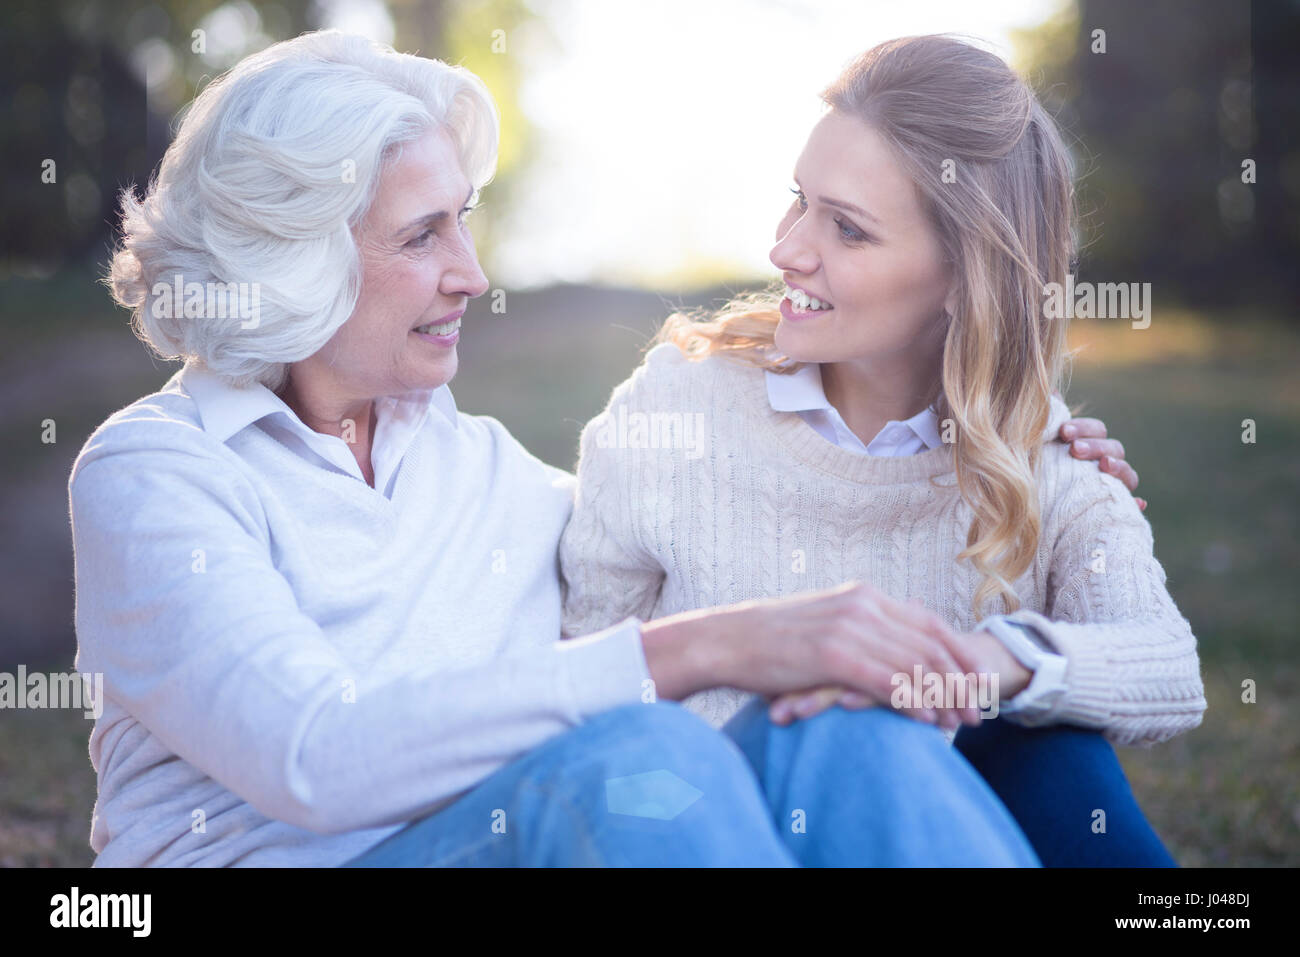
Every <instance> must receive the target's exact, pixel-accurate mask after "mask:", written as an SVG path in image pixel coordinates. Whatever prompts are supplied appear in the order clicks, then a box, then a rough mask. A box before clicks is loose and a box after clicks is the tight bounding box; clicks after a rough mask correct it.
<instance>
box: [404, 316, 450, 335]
mask: <svg viewBox="0 0 1300 957" xmlns="http://www.w3.org/2000/svg"><path fill="white" fill-rule="evenodd" d="M459 328H460V319H459V318H456V319H453V320H451V322H443V323H439V324H435V323H432V322H431V323H429V324H428V325H427V326H420V327H418V328H417V329H416V330H415V331H416V332H422V333H424V334H425V335H426V336H449V335H451V334H452V333H453V332H455V331H456V330H457V329H459Z"/></svg>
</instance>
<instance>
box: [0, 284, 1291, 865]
mask: <svg viewBox="0 0 1300 957" xmlns="http://www.w3.org/2000/svg"><path fill="white" fill-rule="evenodd" d="M69 308H70V307H69ZM55 311H56V312H59V311H60V310H59V309H56V310H55ZM663 314H664V306H663V303H662V302H661V300H659V299H658V298H657V297H655V296H650V295H644V294H627V293H619V292H615V291H609V290H581V289H571V290H559V291H556V290H550V291H542V292H539V293H534V294H524V293H520V294H516V295H514V296H512V298H511V305H510V311H509V314H508V315H507V316H505V317H492V316H490V314H489V313H487V311H486V310H483V311H482V312H481V313H480V314H479V315H478V316H477V317H476V316H475V314H474V313H473V312H472V313H471V315H470V317H469V320H468V321H469V323H470V324H469V326H468V328H467V334H466V336H465V340H464V343H463V345H462V349H461V352H462V360H461V363H462V364H461V372H460V374H459V375H458V377H457V380H456V382H455V383H454V384H453V389H454V391H455V394H456V398H457V402H458V404H459V405H460V407H461V408H462V409H463V410H465V411H469V412H480V413H488V414H492V415H495V416H497V417H498V418H500V419H501V420H502V421H503V422H504V423H505V424H506V425H507V426H508V427H509V428H510V430H511V431H512V432H513V433H514V434H515V435H516V436H517V437H518V438H519V439H520V440H521V441H522V442H523V443H524V444H525V445H526V446H528V447H529V448H530V449H532V450H533V451H534V452H535V453H537V454H538V455H539V456H540V457H542V458H544V459H546V460H547V461H550V462H552V463H553V464H556V465H559V466H561V467H565V468H570V467H572V465H573V459H574V455H575V450H576V439H577V434H578V430H579V428H580V426H581V424H582V423H583V422H585V421H586V420H587V418H589V417H590V416H591V415H592V414H594V413H595V412H597V411H598V410H599V409H600V408H601V407H602V406H603V405H604V402H605V400H606V399H607V397H608V394H609V391H610V389H611V388H612V387H613V386H614V385H615V384H616V383H617V382H619V381H621V380H622V379H623V378H624V377H625V376H626V375H627V374H628V373H629V372H630V371H631V369H632V368H633V366H634V364H635V363H636V362H637V360H638V357H639V355H640V349H641V346H642V345H643V343H644V342H645V339H646V337H647V336H648V334H649V333H650V332H651V331H652V329H653V326H654V322H655V320H656V319H657V318H662V316H663ZM75 325H76V327H78V328H82V329H83V330H84V329H85V328H86V327H87V325H90V326H96V325H100V326H104V325H110V326H113V327H115V328H117V330H118V333H117V334H119V335H120V334H124V321H123V320H122V318H121V315H120V314H118V315H117V316H116V317H115V318H114V317H112V316H110V315H109V314H108V313H106V312H105V311H103V310H100V311H99V312H97V313H95V314H94V316H93V321H91V320H88V318H87V314H86V313H85V311H84V310H83V311H82V312H80V313H79V314H78V315H77V316H76V323H75ZM73 326H74V323H73V320H71V319H69V317H68V316H66V315H63V316H61V317H55V318H54V319H53V320H52V322H51V324H49V325H45V326H42V325H39V324H36V323H34V322H32V321H31V320H28V321H26V322H25V323H24V324H23V326H22V327H21V328H17V327H11V328H8V329H0V344H3V345H6V346H10V347H15V346H16V345H17V343H16V342H15V339H19V340H27V337H29V336H31V337H34V338H32V339H31V340H28V341H31V342H35V343H36V345H37V346H40V344H41V342H42V341H44V343H45V344H46V345H49V344H50V343H52V342H54V341H56V340H59V339H63V337H64V334H65V333H64V331H65V330H67V329H69V328H72V327H73ZM81 338H82V339H84V340H86V341H88V342H90V341H92V339H93V337H89V336H87V335H86V334H85V333H84V332H83V333H82V335H81ZM63 341H76V340H66V339H64V340H63ZM1074 342H1075V343H1076V344H1077V345H1079V346H1080V347H1081V348H1082V353H1081V357H1080V359H1079V361H1078V364H1077V366H1076V370H1075V374H1074V378H1073V382H1072V385H1071V388H1070V391H1069V393H1068V398H1069V400H1070V402H1071V404H1078V403H1080V402H1084V403H1086V406H1087V409H1086V411H1087V414H1092V415H1097V416H1100V417H1101V418H1103V419H1105V421H1106V422H1107V424H1108V426H1109V427H1110V429H1111V432H1112V434H1113V435H1115V436H1117V437H1119V438H1121V439H1122V440H1123V441H1124V444H1125V447H1126V449H1127V452H1128V457H1129V459H1130V461H1131V462H1133V464H1134V465H1135V467H1136V468H1137V469H1138V471H1139V472H1140V474H1141V476H1142V486H1141V490H1140V491H1141V493H1142V495H1143V497H1145V498H1147V499H1148V500H1149V502H1150V507H1149V508H1148V510H1147V513H1146V514H1147V517H1148V519H1149V520H1150V522H1151V524H1152V526H1153V528H1154V531H1155V541H1156V552H1157V556H1158V557H1159V559H1160V560H1161V562H1162V564H1163V565H1164V567H1165V570H1166V573H1167V574H1168V583H1169V588H1170V590H1171V592H1172V593H1173V595H1174V597H1175V599H1176V600H1177V601H1178V603H1179V607H1180V608H1181V609H1182V611H1183V613H1184V614H1185V615H1186V616H1187V618H1188V619H1189V620H1190V621H1191V623H1192V627H1193V630H1194V632H1195V633H1196V635H1197V637H1198V640H1199V643H1200V651H1201V657H1202V671H1203V675H1204V679H1205V686H1206V695H1207V699H1208V701H1209V710H1208V712H1207V714H1206V716H1205V719H1204V723H1203V724H1202V725H1201V727H1199V728H1197V729H1196V730H1194V731H1192V732H1189V733H1187V734H1185V735H1182V736H1180V737H1178V738H1175V739H1174V740H1172V741H1169V742H1167V743H1165V744H1163V745H1159V746H1157V747H1155V748H1153V749H1149V750H1147V749H1121V750H1120V752H1119V754H1120V759H1121V762H1122V763H1123V765H1124V768H1125V771H1126V772H1127V774H1128V775H1129V778H1130V781H1131V783H1132V785H1133V789H1134V792H1135V794H1136V795H1137V797H1138V800H1139V802H1140V803H1141V804H1142V806H1143V808H1144V809H1145V810H1146V812H1147V814H1148V816H1149V818H1150V820H1151V822H1152V824H1153V825H1154V826H1155V828H1156V830H1157V832H1158V833H1159V834H1160V835H1161V837H1162V838H1163V839H1164V840H1165V842H1166V843H1167V844H1168V845H1169V848H1170V850H1171V852H1172V853H1173V854H1174V856H1175V858H1176V859H1177V860H1179V862H1180V863H1182V864H1183V865H1185V866H1207V865H1208V866H1213V865H1229V866H1261V865H1262V866H1277V865H1286V866H1295V865H1297V864H1300V709H1298V708H1297V702H1300V659H1297V656H1296V654H1295V652H1294V641H1295V635H1296V634H1297V626H1298V625H1300V621H1297V608H1298V603H1297V601H1296V598H1295V569H1296V568H1300V544H1298V543H1300V534H1297V532H1298V531H1300V529H1297V501H1300V495H1298V494H1297V493H1298V492H1300V381H1298V380H1297V377H1296V376H1295V374H1294V369H1295V357H1296V356H1297V354H1300V349H1298V348H1297V346H1298V345H1300V336H1297V333H1296V332H1295V331H1293V330H1291V329H1289V328H1287V327H1285V326H1283V325H1281V324H1279V323H1275V322H1268V321H1264V320H1262V319H1257V318H1254V317H1251V316H1240V317H1238V316H1233V317H1221V321H1219V322H1216V323H1210V322H1207V321H1205V320H1204V319H1203V318H1201V317H1197V316H1194V315H1182V316H1178V315H1173V314H1170V315H1168V316H1165V317H1162V316H1157V317H1156V319H1155V321H1154V322H1153V324H1152V326H1151V328H1150V329H1148V330H1142V331H1135V330H1128V329H1127V328H1126V327H1125V326H1123V325H1122V324H1119V325H1113V324H1112V325H1107V324H1106V323H1105V322H1093V323H1082V322H1080V323H1077V324H1076V328H1075V330H1074ZM120 345H121V343H120V342H118V341H117V340H114V344H113V348H114V349H116V348H118V347H119V346H120ZM24 347H26V346H25V344H24ZM128 351H130V354H131V355H136V354H137V352H138V359H137V360H136V361H135V364H134V365H131V366H130V367H129V368H122V369H120V370H113V369H105V368H102V364H103V363H104V362H105V361H106V360H105V357H107V356H109V355H112V354H114V353H113V351H112V349H108V348H101V347H100V346H98V345H93V344H92V345H90V346H88V347H86V355H85V356H84V360H85V362H86V371H85V372H84V373H83V374H76V375H74V374H73V373H65V374H62V375H61V376H59V377H56V379H55V380H54V382H53V386H55V387H57V388H56V391H55V392H52V393H51V395H50V396H49V397H48V400H47V399H46V397H43V396H41V397H37V399H35V400H31V399H30V398H28V397H27V392H28V391H30V390H20V392H19V393H18V394H16V395H14V396H13V398H14V402H20V401H21V402H25V403H26V405H25V406H23V408H24V409H26V408H30V409H31V410H32V413H33V414H36V413H41V414H44V413H43V412H42V410H45V409H55V410H58V413H59V421H60V429H61V430H63V431H62V432H61V435H60V443H59V444H60V446H64V443H65V442H66V443H68V446H66V447H65V448H68V447H70V448H72V449H75V448H76V447H77V446H79V444H80V442H81V441H82V440H84V436H85V434H87V433H88V432H89V430H90V428H91V427H93V425H95V424H97V423H98V422H99V421H101V420H102V419H103V418H104V416H105V415H106V414H107V413H108V411H111V409H113V408H117V407H119V406H120V405H122V404H125V402H127V401H129V400H130V399H131V398H134V397H135V396H138V395H140V394H141V393H142V392H143V391H147V388H148V387H146V386H144V385H142V384H141V383H145V382H152V383H153V387H156V385H157V384H158V383H161V382H162V381H163V380H164V379H165V378H166V377H167V374H169V370H168V369H167V368H166V367H161V366H160V367H158V368H152V367H150V366H149V365H148V360H145V359H144V358H143V353H142V352H139V351H138V350H135V351H131V350H128ZM0 352H3V353H10V350H9V349H5V350H0ZM65 352H66V350H65ZM10 354H11V353H10ZM63 360H64V361H66V360H67V356H66V355H63ZM0 371H2V372H4V374H0V389H2V388H3V384H4V382H5V381H11V380H9V378H8V372H7V371H5V370H0ZM4 406H5V403H0V407H4ZM7 407H8V409H9V410H10V411H12V410H13V409H14V408H16V407H17V406H15V405H14V404H8V406H7ZM23 415H24V416H27V412H26V411H24V413H23ZM20 419H21V417H17V416H10V417H9V418H5V417H4V415H3V414H0V436H3V437H9V436H10V434H11V432H12V434H13V441H12V442H7V444H6V447H7V448H8V449H10V450H18V451H16V452H15V454H14V455H13V456H11V457H10V459H9V461H8V463H7V464H6V466H5V467H4V468H3V469H0V483H3V482H6V481H8V480H9V479H10V477H11V476H13V475H17V474H20V473H22V471H23V470H24V469H29V470H30V469H31V468H33V467H34V466H33V464H32V462H33V461H35V457H36V456H39V455H42V454H45V451H44V450H42V449H40V448H39V447H38V446H35V445H33V443H32V442H31V441H30V440H29V439H27V438H21V439H20V436H26V435H28V434H29V433H30V426H28V425H27V424H25V423H24V422H22V421H20ZM1244 419H1252V420H1254V422H1255V433H1256V441H1255V442H1254V443H1253V444H1247V443H1243V442H1242V425H1241V423H1242V420H1244ZM65 423H66V425H65ZM24 430H26V431H24ZM78 436H79V437H78ZM22 449H27V450H28V451H27V452H23V451H21V450H22ZM65 454H66V453H65ZM24 455H27V456H29V457H30V458H28V459H26V460H25V459H24V458H23V456H24ZM58 467H59V468H63V469H66V464H65V463H61V464H60V465H59V466H58ZM55 471H56V472H57V469H55ZM57 478H58V475H54V476H53V478H51V481H54V480H56V479H57ZM62 478H63V481H65V482H66V471H64V472H63V473H62ZM55 520H57V522H62V523H63V529H64V532H65V533H66V513H64V514H62V515H57V516H52V518H51V521H55ZM57 522H56V524H57ZM52 527H53V526H52ZM24 587H25V586H24ZM33 587H35V586H33ZM67 607H70V605H69V606H67ZM60 614H62V612H60ZM65 617H66V616H65ZM33 657H36V656H33ZM42 657H43V656H42ZM70 666H71V655H70V654H66V655H64V654H58V653H54V652H51V653H50V655H49V660H48V662H47V663H46V664H39V663H34V662H32V661H30V660H29V661H28V664H27V667H28V670H29V672H30V671H46V672H48V671H61V670H66V669H68V668H70ZM1246 679H1250V680H1251V681H1253V682H1254V683H1255V686H1256V692H1255V694H1256V701H1255V703H1244V702H1243V701H1242V686H1243V681H1245V680H1246ZM90 727H91V726H90V723H89V722H87V721H86V720H85V719H83V718H82V717H81V716H80V712H59V711H0V865H18V866H45V865H65V866H84V865H86V864H89V863H90V861H91V858H92V854H91V852H90V849H89V846H88V843H87V841H88V836H89V829H90V812H91V807H92V805H93V801H94V794H95V780H94V775H93V772H92V770H91V768H90V764H89V760H88V754H87V739H88V735H89V732H90Z"/></svg>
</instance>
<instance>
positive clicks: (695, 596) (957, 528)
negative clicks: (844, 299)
mask: <svg viewBox="0 0 1300 957" xmlns="http://www.w3.org/2000/svg"><path fill="white" fill-rule="evenodd" d="M1068 417H1069V412H1068V410H1067V409H1066V408H1065V406H1064V404H1063V403H1061V402H1060V400H1058V399H1053V406H1052V416H1051V421H1050V422H1049V425H1048V428H1047V430H1046V431H1045V433H1044V448H1043V454H1042V456H1041V459H1040V461H1041V465H1040V470H1039V491H1040V500H1041V503H1042V513H1041V514H1042V533H1041V536H1040V539H1039V547H1038V553H1037V556H1036V558H1035V559H1034V561H1033V563H1032V565H1031V567H1030V568H1029V569H1028V571H1027V572H1026V573H1025V574H1024V575H1023V576H1021V578H1020V579H1019V580H1018V581H1016V582H1015V583H1014V585H1015V589H1016V592H1017V594H1018V595H1019V596H1020V600H1021V608H1020V610H1019V611H1017V612H1015V613H1014V614H1012V615H1010V616H1009V617H1010V619H1011V620H1012V621H1019V622H1023V623H1026V624H1029V625H1032V626H1033V627H1034V628H1036V629H1037V630H1038V632H1039V634H1040V635H1042V636H1043V637H1044V639H1045V640H1046V641H1047V642H1048V643H1049V644H1050V645H1051V646H1052V647H1053V649H1054V650H1056V651H1057V652H1059V653H1060V654H1063V655H1065V656H1066V658H1067V660H1068V669H1067V674H1066V685H1067V691H1066V693H1065V695H1063V696H1062V698H1061V699H1060V701H1059V702H1058V704H1057V705H1056V707H1055V708H1054V709H1053V710H1052V711H1051V712H1050V713H1049V714H1047V715H1045V716H1042V717H1041V718H1038V719H1034V718H1031V717H1029V716H1026V715H1021V714H1011V713H1008V714H1007V715H1006V717H1007V718H1008V719H1009V720H1012V721H1015V722H1017V723H1021V724H1029V723H1035V724H1071V725H1076V726H1081V727H1086V728H1096V729H1100V730H1101V731H1102V732H1103V733H1104V735H1105V737H1106V738H1107V739H1108V740H1110V741H1111V742H1112V743H1114V744H1117V745H1142V746H1150V745H1152V744H1155V743H1157V742H1160V741H1164V740H1166V739H1168V738H1170V737H1172V736H1174V735H1176V734H1178V733H1180V732H1183V731H1187V730H1189V729H1191V728H1194V727H1196V726H1197V725H1199V724H1200V722H1201V717H1202V714H1203V712H1204V711H1205V707H1206V702H1205V696H1204V689H1203V686H1202V683H1201V675H1200V661H1199V658H1198V656H1197V652H1196V639H1195V638H1194V637H1193V635H1192V632H1191V628H1190V627H1189V625H1188V623H1187V621H1186V620H1185V619H1184V618H1183V616H1182V615H1181V614H1180V613H1179V611H1178V608H1177V607H1176V606H1175V604H1174V602H1173V599H1172V598H1171V597H1170V595H1169V592H1168V591H1167V590H1166V588H1165V574H1164V570H1163V569H1162V568H1161V566H1160V563H1159V562H1157V561H1156V559H1155V557H1154V556H1153V554H1152V547H1153V546H1152V538H1151V527H1150V525H1149V524H1148V523H1147V521H1146V520H1145V519H1144V518H1143V517H1142V513H1141V511H1140V510H1139V509H1138V507H1137V504H1136V503H1135V502H1134V501H1133V498H1132V496H1131V495H1130V494H1129V492H1128V490H1127V489H1126V488H1125V487H1124V485H1123V484H1122V483H1121V482H1120V481H1119V480H1118V479H1116V478H1114V477H1112V476H1110V475H1107V474H1105V473H1103V472H1101V471H1100V470H1099V469H1098V468H1097V467H1096V465H1095V464H1094V463H1092V462H1081V461H1078V460H1076V459H1074V458H1072V457H1071V456H1070V454H1069V450H1068V447H1067V446H1066V445H1064V444H1063V443H1058V442H1055V441H1052V437H1053V436H1054V435H1055V434H1056V431H1057V429H1058V428H1059V427H1060V424H1061V423H1062V422H1063V421H1064V420H1065V419H1067V418H1068ZM970 521H971V512H970V509H969V508H968V507H967V506H966V504H965V502H964V501H963V500H962V498H961V496H960V494H959V493H958V490H957V487H956V475H955V473H954V470H953V451H952V448H951V447H950V446H944V447H942V448H938V449H931V450H928V451H925V452H921V453H918V454H916V455H910V456H905V457H897V458H894V457H890V458H885V457H874V456H864V455H859V454H855V453H853V452H850V451H848V450H845V449H841V448H839V447H837V446H836V445H834V444H832V443H830V442H827V441H826V440H825V439H824V438H822V437H821V436H820V435H818V434H817V433H816V432H815V431H814V430H813V429H811V428H810V427H809V426H808V425H807V424H806V423H805V422H803V421H802V420H801V419H800V417H799V416H798V415H797V414H795V413H790V412H776V411H774V410H773V409H772V408H771V407H770V405H769V403H768V402H767V399H766V393H765V386H764V378H763V373H762V371H761V370H759V369H758V368H756V367H751V366H747V365H744V364H741V363H738V362H735V361H732V360H727V359H724V358H718V357H713V358H709V359H705V360H699V361H690V360H687V359H686V358H685V357H684V356H683V355H682V354H681V353H680V351H679V350H678V349H677V348H676V347H675V346H673V345H668V344H665V345H660V346H658V347H656V348H655V349H653V350H652V351H651V352H650V354H649V355H648V356H647V358H646V361H645V362H644V363H643V364H642V365H641V366H640V367H639V368H638V369H637V370H636V371H635V372H634V373H633V374H632V376H631V377H630V378H629V379H628V380H627V381H625V382H624V383H622V384H621V385H620V386H618V387H617V388H616V389H615V390H614V393H613V396H612V397H611V399H610V402H609V405H608V406H607V408H606V409H605V411H604V412H602V413H601V414H600V415H599V416H597V417H596V418H595V419H593V420H592V421H591V422H590V423H588V425H587V426H586V428H585V429H584V430H583V432H582V440H581V451H580V460H579V464H578V491H577V500H576V504H575V509H574V512H573V516H572V518H571V519H570V521H569V524H568V527H567V529H566V531H565V533H564V536H563V539H562V542H561V549H560V561H561V567H562V570H563V573H564V578H565V584H566V596H565V608H564V631H565V634H566V635H581V634H587V633H589V632H593V631H597V630H599V629H601V628H603V627H606V626H608V625H610V624H613V623H614V622H617V621H619V620H620V619H622V618H625V617H627V616H629V615H633V616H636V617H638V618H642V619H649V618H657V617H660V616H663V615H670V614H673V613H675V612H680V611H685V610H689V609H696V608H705V607H709V606H713V605H721V604H730V603H732V602H738V601H745V600H748V599H754V598H764V597H774V596H779V595H788V594H791V593H794V592H799V591H805V590H808V589H819V588H828V587H831V586H834V585H837V584H839V583H842V582H845V581H848V580H851V579H857V580H864V581H868V582H870V583H872V584H873V585H875V586H876V587H877V588H879V589H881V590H882V591H884V592H885V593H886V594H889V595H891V596H893V597H895V598H898V599H910V598H916V599H920V600H921V601H922V602H923V603H924V604H925V605H926V606H927V607H928V608H930V609H931V610H933V611H935V612H936V613H937V614H939V615H940V616H941V617H942V618H943V619H944V620H945V621H947V622H948V623H949V624H950V625H952V626H953V627H954V628H956V629H958V630H960V631H973V630H974V629H975V628H976V627H977V626H978V624H979V620H978V619H977V617H976V616H975V614H974V613H973V611H972V608H971V599H972V597H973V595H974V592H975V589H976V588H977V587H978V585H979V583H980V576H979V574H978V573H977V572H976V571H975V570H974V569H973V568H971V567H970V565H969V563H967V562H960V563H959V562H958V561H957V560H956V555H957V554H958V552H960V551H961V550H962V549H963V548H964V546H965V541H966V532H967V529H968V528H969V526H970ZM751 697H752V696H751V695H749V694H747V693H745V692H742V691H739V690H737V689H729V688H718V689H713V690H710V691H705V692H701V693H698V694H695V695H691V696H690V697H688V698H687V699H686V700H685V701H684V702H683V704H684V705H685V706H686V707H688V708H690V709H691V710H693V711H695V712H696V713H698V714H700V715H701V716H703V717H704V718H706V719H707V720H708V721H710V722H711V723H712V724H713V725H715V726H721V725H722V724H723V723H725V722H726V721H727V720H728V719H729V718H730V717H731V716H732V715H734V714H735V712H736V711H738V710H739V709H740V708H741V707H742V706H743V705H744V704H745V703H746V702H747V701H748V700H749V699H750V698H751ZM946 737H947V738H948V740H949V742H951V741H952V739H953V738H954V737H955V731H951V732H947V733H946Z"/></svg>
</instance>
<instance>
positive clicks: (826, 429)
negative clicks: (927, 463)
mask: <svg viewBox="0 0 1300 957" xmlns="http://www.w3.org/2000/svg"><path fill="white" fill-rule="evenodd" d="M766 375H767V399H768V402H770V403H771V405H772V408H773V409H775V410H776V411H777V412H797V413H799V416H800V418H802V419H803V420H804V421H805V422H807V423H808V424H809V425H810V426H812V428H813V429H815V430H816V432H817V433H818V434H819V435H820V436H821V437H822V438H824V439H826V440H827V441H828V442H832V443H834V444H835V445H838V446H839V447H840V448H842V449H848V450H849V451H850V452H858V453H861V454H862V455H880V456H891V455H915V454H916V453H917V452H924V451H925V450H926V449H937V448H938V447H939V446H941V445H942V444H943V440H942V439H941V438H940V436H939V419H938V416H936V415H935V413H934V409H922V410H921V411H920V412H918V413H917V414H916V415H914V416H912V417H911V418H910V419H904V420H902V421H897V420H891V421H889V422H886V423H885V427H884V428H883V429H881V430H880V432H878V433H877V434H876V437H875V438H873V439H872V440H871V441H870V442H869V443H867V444H866V445H863V444H862V440H861V439H860V438H858V437H857V436H856V435H855V434H854V433H853V431H852V430H851V429H850V428H849V427H848V425H847V424H846V423H845V421H844V418H843V417H842V416H841V415H840V413H839V410H838V409H836V408H835V406H833V405H831V404H830V402H829V401H828V400H827V398H826V391H825V389H824V388H823V386H822V370H821V366H819V365H818V364H816V363H815V362H810V363H807V364H805V365H802V366H800V367H799V368H798V369H797V370H796V371H794V372H792V373H790V374H789V375H780V374H778V373H776V372H768V373H767V374H766Z"/></svg>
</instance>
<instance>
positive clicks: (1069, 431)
mask: <svg viewBox="0 0 1300 957" xmlns="http://www.w3.org/2000/svg"><path fill="white" fill-rule="evenodd" d="M1078 434H1079V430H1078V429H1076V428H1075V427H1074V426H1072V425H1067V426H1066V427H1065V437H1066V438H1067V439H1072V438H1074V437H1075V436H1076V435H1078Z"/></svg>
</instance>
